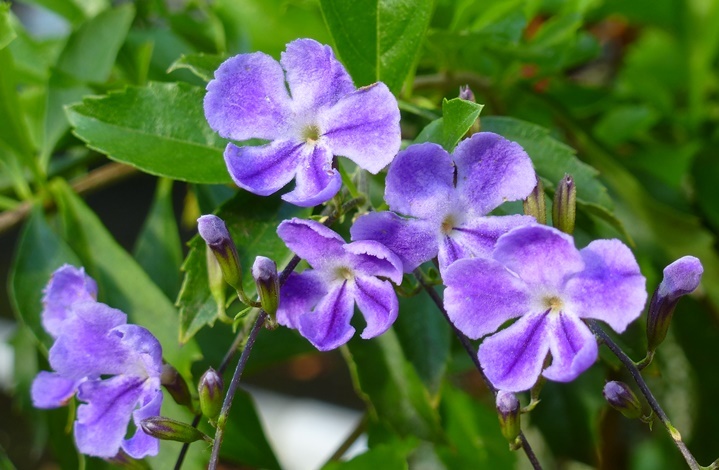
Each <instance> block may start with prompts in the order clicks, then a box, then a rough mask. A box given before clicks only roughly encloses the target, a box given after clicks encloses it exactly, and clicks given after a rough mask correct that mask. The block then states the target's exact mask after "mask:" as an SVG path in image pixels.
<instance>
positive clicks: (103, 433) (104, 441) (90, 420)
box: [75, 375, 144, 458]
mask: <svg viewBox="0 0 719 470" xmlns="http://www.w3.org/2000/svg"><path fill="white" fill-rule="evenodd" d="M143 383H144V380H143V379H142V378H139V377H129V376H125V375H117V376H115V377H112V378H109V379H107V380H90V381H87V382H83V383H82V384H80V387H79V390H78V393H77V397H78V398H79V399H80V400H82V401H84V402H87V403H86V404H82V405H80V406H79V407H78V408H77V421H75V441H76V442H77V447H78V449H79V450H80V452H82V453H83V454H87V455H92V456H95V457H105V458H109V457H114V456H115V454H117V452H118V451H119V450H120V445H121V444H122V441H123V438H124V437H125V433H126V432H127V425H128V423H129V422H130V415H131V414H132V410H133V409H134V408H135V405H136V404H137V401H138V400H139V399H140V397H141V395H142V391H143V387H142V386H143Z"/></svg>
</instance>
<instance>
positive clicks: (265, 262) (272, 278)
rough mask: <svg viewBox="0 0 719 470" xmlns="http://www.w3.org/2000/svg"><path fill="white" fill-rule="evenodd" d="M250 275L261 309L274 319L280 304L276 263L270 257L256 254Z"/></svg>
mask: <svg viewBox="0 0 719 470" xmlns="http://www.w3.org/2000/svg"><path fill="white" fill-rule="evenodd" d="M252 277H253V278H255V284H257V294H258V295H259V296H260V304H261V305H262V310H264V311H265V312H267V314H268V315H269V316H270V318H271V319H272V320H273V321H274V319H275V313H277V307H278V306H279V304H280V278H279V277H278V276H277V263H275V262H274V261H273V260H271V259H270V258H265V257H264V256H258V257H257V258H255V264H253V265H252Z"/></svg>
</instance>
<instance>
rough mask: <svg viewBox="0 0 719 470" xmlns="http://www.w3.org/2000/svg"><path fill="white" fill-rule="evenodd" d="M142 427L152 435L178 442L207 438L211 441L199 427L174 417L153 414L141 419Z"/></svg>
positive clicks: (206, 439)
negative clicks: (176, 419)
mask: <svg viewBox="0 0 719 470" xmlns="http://www.w3.org/2000/svg"><path fill="white" fill-rule="evenodd" d="M140 427H141V428H142V430H143V431H144V432H145V434H148V435H150V436H152V437H156V438H157V439H162V440H163V441H177V442H185V443H190V442H195V441H199V440H205V441H208V442H211V441H212V439H210V437H209V436H207V434H205V433H203V432H202V431H200V430H199V429H197V428H195V427H193V426H190V425H189V424H186V423H181V422H180V421H175V420H174V419H170V418H165V417H163V416H153V417H151V418H146V419H143V420H142V421H140Z"/></svg>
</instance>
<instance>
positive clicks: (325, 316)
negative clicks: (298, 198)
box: [277, 219, 402, 351]
mask: <svg viewBox="0 0 719 470" xmlns="http://www.w3.org/2000/svg"><path fill="white" fill-rule="evenodd" d="M277 233H278V234H279V236H280V238H281V239H282V240H284V242H285V244H287V246H288V247H289V248H290V249H291V250H292V251H294V252H295V253H296V254H297V255H298V256H299V257H301V258H302V259H304V260H306V261H307V262H308V263H309V265H310V266H311V267H312V268H313V269H308V270H305V271H303V272H302V273H299V274H298V273H292V274H291V275H290V277H289V278H288V279H287V282H286V283H285V284H284V286H282V289H281V290H280V306H279V309H278V310H277V322H278V323H279V324H281V325H285V326H288V327H290V328H295V329H298V330H299V331H300V334H302V336H304V337H305V338H307V339H308V340H309V341H310V342H311V343H312V344H313V345H315V347H316V348H317V349H319V350H321V351H327V350H330V349H334V348H337V347H338V346H341V345H343V344H345V343H346V342H347V341H349V339H350V338H351V337H352V335H353V334H354V331H355V329H354V328H353V327H352V326H351V325H350V319H351V318H352V314H353V313H354V306H355V303H356V304H357V307H359V310H360V312H362V315H363V316H364V318H365V321H366V323H367V326H366V327H365V329H364V331H363V332H362V334H361V336H362V338H365V339H369V338H374V337H375V336H378V335H381V334H382V333H384V332H385V331H387V329H388V328H389V327H390V326H391V325H392V323H394V321H395V319H396V318H397V311H398V303H397V296H396V294H395V292H394V288H393V287H392V284H390V283H389V282H388V281H383V280H381V279H378V277H385V278H388V279H390V280H392V281H393V282H394V283H395V284H399V283H400V282H401V281H402V263H401V262H400V260H399V259H398V258H397V256H396V255H394V254H393V253H392V252H391V251H390V250H389V249H387V248H386V247H384V246H382V245H381V244H380V243H377V242H375V241H359V242H354V243H349V244H347V243H345V241H344V240H343V239H342V237H340V236H339V235H338V234H337V233H335V232H333V231H332V230H330V229H329V228H327V227H325V226H324V225H322V224H320V223H318V222H314V221H311V220H301V219H292V220H286V221H284V222H282V223H281V224H280V226H279V227H278V228H277Z"/></svg>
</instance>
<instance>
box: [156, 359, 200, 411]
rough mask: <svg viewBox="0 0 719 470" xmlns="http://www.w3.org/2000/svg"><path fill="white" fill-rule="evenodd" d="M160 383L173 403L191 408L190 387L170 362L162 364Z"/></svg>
mask: <svg viewBox="0 0 719 470" xmlns="http://www.w3.org/2000/svg"><path fill="white" fill-rule="evenodd" d="M160 383H161V384H162V385H164V386H165V389H166V390H167V391H168V392H169V393H170V396H172V398H173V399H174V400H175V403H177V404H178V405H182V406H186V407H187V408H189V409H190V410H193V406H192V395H190V389H189V388H188V387H187V382H185V379H184V378H182V376H181V375H180V374H179V373H178V372H177V369H175V368H174V367H172V366H171V365H170V364H163V365H162V374H161V375H160Z"/></svg>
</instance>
